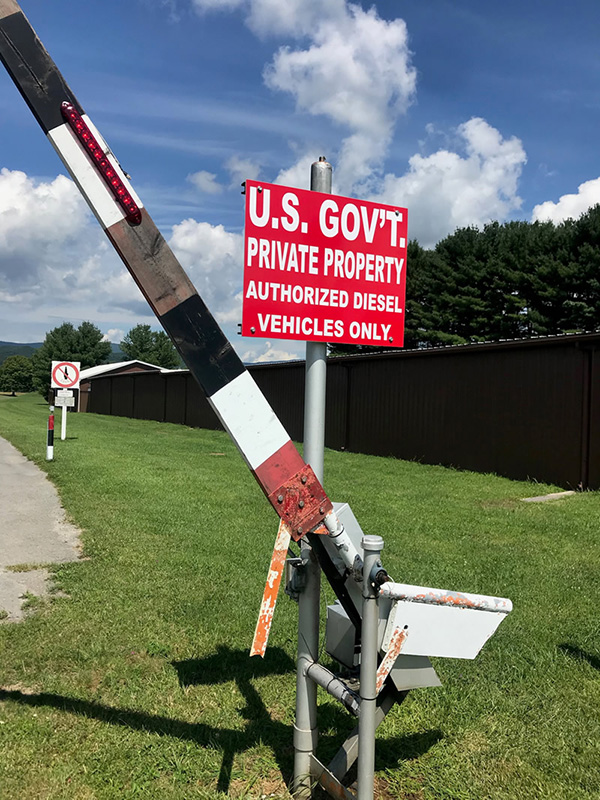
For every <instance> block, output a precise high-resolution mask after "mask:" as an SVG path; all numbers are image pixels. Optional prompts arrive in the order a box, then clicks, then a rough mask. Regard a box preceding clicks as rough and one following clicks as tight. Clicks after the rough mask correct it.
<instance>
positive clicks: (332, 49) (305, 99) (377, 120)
mask: <svg viewBox="0 0 600 800" xmlns="http://www.w3.org/2000/svg"><path fill="white" fill-rule="evenodd" d="M193 4H194V6H195V7H196V8H197V9H198V10H199V11H203V12H206V11H210V10H232V9H235V8H241V9H243V10H244V11H245V13H246V22H247V24H248V26H249V27H250V28H251V29H252V30H253V31H254V32H255V33H256V34H257V35H259V36H262V37H266V36H271V35H273V36H286V37H289V38H292V39H302V40H303V44H304V42H306V40H308V41H307V45H306V46H305V47H304V46H303V47H299V48H292V47H290V46H284V47H280V48H279V49H278V50H277V52H276V53H275V55H274V57H273V60H272V62H271V63H270V64H268V65H267V66H266V68H265V70H264V80H265V83H266V85H267V86H268V87H269V88H271V89H273V90H277V91H283V92H287V93H289V94H291V95H292V96H293V97H294V98H295V101H296V106H297V108H298V109H299V110H301V111H303V112H306V113H308V114H313V115H319V116H324V117H326V118H328V119H329V120H331V121H333V122H334V123H336V124H337V125H340V126H343V127H344V128H346V129H348V130H349V135H347V136H346V137H345V138H344V139H343V141H342V143H341V145H340V149H339V153H337V157H336V191H338V192H340V193H344V194H349V193H350V192H351V191H352V190H353V189H354V188H355V187H363V185H364V184H365V182H368V181H369V179H370V178H371V177H372V174H373V172H374V171H377V170H378V169H380V167H381V165H382V163H383V159H384V158H385V155H386V153H387V149H388V146H389V143H390V140H391V137H392V134H393V129H394V125H395V122H396V119H397V117H398V116H399V115H401V114H403V113H405V111H406V109H407V108H408V106H409V105H410V103H411V102H412V100H413V98H414V95H415V89H416V70H415V68H414V67H413V66H412V64H411V53H410V50H409V48H408V33H407V29H406V25H405V23H404V21H403V20H402V19H399V18H397V19H392V20H384V19H382V18H381V17H380V16H379V15H378V13H377V10H376V9H375V7H372V8H370V9H369V10H368V11H365V10H363V8H361V6H360V5H354V4H351V3H347V2H346V0H286V2H282V0H239V1H238V0H233V2H226V1H225V0H222V1H221V2H218V1H217V0H193ZM305 144H306V143H305ZM302 149H303V151H304V152H308V147H306V146H305V147H303V148H302ZM296 167H297V165H294V166H293V167H292V168H291V169H292V171H294V170H295V169H296Z"/></svg>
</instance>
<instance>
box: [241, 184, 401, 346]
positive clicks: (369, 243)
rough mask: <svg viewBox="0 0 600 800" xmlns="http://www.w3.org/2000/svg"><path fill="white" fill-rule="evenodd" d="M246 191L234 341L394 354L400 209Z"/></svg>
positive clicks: (263, 188) (253, 187)
mask: <svg viewBox="0 0 600 800" xmlns="http://www.w3.org/2000/svg"><path fill="white" fill-rule="evenodd" d="M246 189H247V203H246V235H245V262H244V312H243V320H242V333H243V335H245V336H262V337H269V336H275V337H278V338H285V339H305V340H311V341H339V342H352V343H355V344H378V345H386V344H392V343H393V344H394V346H400V345H401V344H402V339H403V328H404V293H405V280H406V279H405V273H406V229H407V212H406V209H404V208H393V207H391V206H384V205H381V204H377V203H371V202H368V201H364V200H353V199H350V198H345V197H337V196H332V195H325V194H320V193H317V192H309V191H305V190H301V189H290V188H288V187H284V186H277V185H274V184H262V183H258V182H256V181H247V183H246Z"/></svg>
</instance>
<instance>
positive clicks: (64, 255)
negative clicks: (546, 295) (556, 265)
mask: <svg viewBox="0 0 600 800" xmlns="http://www.w3.org/2000/svg"><path fill="white" fill-rule="evenodd" d="M22 7H23V10H24V12H25V14H26V15H27V16H28V18H29V20H30V21H31V23H32V25H33V27H34V28H35V29H36V31H37V33H38V35H39V36H40V38H41V40H42V42H43V43H44V44H45V45H46V47H47V49H48V50H49V52H50V54H51V55H52V57H53V58H54V59H55V61H56V62H57V64H58V66H59V68H60V69H61V71H62V72H63V74H64V76H65V78H66V79H67V81H68V82H69V84H70V85H71V87H72V88H73V90H74V91H75V93H76V95H77V96H78V99H79V100H80V102H81V104H82V105H83V107H84V108H85V110H86V111H87V113H88V114H89V115H90V117H91V118H92V119H93V121H94V122H95V124H96V125H97V127H98V128H99V129H100V130H101V132H102V134H103V135H104V137H105V138H106V139H107V140H108V142H109V143H110V145H111V147H112V149H113V151H114V152H115V153H116V155H117V157H118V158H119V160H120V162H121V164H122V165H123V166H124V168H125V169H126V170H127V171H128V172H129V173H130V174H131V176H132V183H133V185H134V187H135V189H136V191H137V192H138V194H139V195H140V196H141V197H142V199H143V201H144V204H145V205H146V207H147V208H148V210H149V211H150V213H151V214H152V216H153V217H154V219H155V221H156V223H157V225H158V226H159V227H160V229H161V230H162V232H163V234H164V235H165V237H166V238H167V239H168V240H169V241H170V242H171V245H172V246H173V248H174V249H175V251H176V253H177V254H178V256H179V257H180V260H181V261H182V263H183V265H184V267H185V269H186V270H188V271H189V273H190V275H191V277H192V280H193V281H194V283H195V284H196V286H197V287H198V289H199V291H200V293H201V294H202V295H203V296H204V297H205V299H206V300H207V302H208V304H209V306H210V307H211V309H212V310H213V312H214V313H215V314H216V316H217V319H218V320H219V321H220V322H221V324H222V325H223V327H224V329H225V331H226V333H227V334H228V335H229V336H230V338H231V339H232V341H233V342H234V344H235V346H236V348H237V349H238V352H239V353H240V354H241V355H242V356H243V357H245V358H247V359H249V360H256V359H265V360H266V359H276V358H284V357H286V356H294V355H300V354H301V353H302V346H301V345H297V344H296V343H292V342H282V341H269V342H267V341H264V340H263V341H255V340H253V341H252V342H248V341H246V340H243V339H242V338H241V337H239V336H238V335H237V333H236V328H237V324H236V323H237V322H238V321H239V320H240V319H241V299H240V291H241V286H242V248H243V243H242V226H243V211H244V207H243V197H242V196H241V194H240V186H239V184H240V181H241V180H243V179H244V178H257V177H258V178H260V179H262V180H267V181H278V182H281V183H285V184H290V185H296V186H302V187H305V188H308V180H309V165H310V162H311V161H313V160H316V159H317V158H318V157H319V156H320V155H325V156H327V157H328V158H329V160H330V161H331V162H332V164H333V166H334V191H336V192H338V193H340V194H351V195H354V196H357V197H364V198H368V199H375V200H380V201H382V202H386V203H392V204H398V205H404V206H407V207H408V209H409V236H410V237H411V238H417V239H419V241H420V242H421V243H422V244H423V245H425V246H433V245H434V244H435V242H436V241H438V240H439V239H440V238H442V237H444V236H445V235H447V234H448V233H451V232H452V231H453V230H454V229H455V228H456V227H458V226H462V225H471V224H473V225H482V224H485V222H487V221H488V220H491V219H498V220H500V221H504V220H509V219H525V220H531V219H537V218H540V219H542V218H544V219H547V218H550V219H554V220H555V221H559V220H560V219H564V218H565V217H568V216H577V215H578V214H580V213H581V212H582V211H584V210H585V209H586V208H588V207H589V205H591V204H593V203H595V202H599V201H600V177H599V176H600V146H599V144H598V142H599V139H600V133H599V132H600V88H599V87H600V49H599V48H598V34H599V32H600V4H599V3H598V2H597V0H595V1H594V2H592V0H573V2H571V3H570V4H569V5H568V6H567V5H566V4H564V3H558V2H555V0H546V1H545V2H538V0H528V1H526V2H523V0H521V2H515V1H514V0H506V1H505V2H504V3H502V4H495V3H494V4H492V3H482V2H476V0H452V2H447V1H446V0H429V2H427V3H416V2H411V3H400V2H388V1H387V0H386V2H383V0H380V2H377V3H375V4H374V5H370V4H366V3H365V4H362V5H361V4H354V5H353V4H349V3H347V2H345V0H319V1H317V0H287V2H283V0H168V1H167V0H165V1H164V2H161V0H128V2H123V0H105V2H103V3H102V4H100V5H97V4H88V3H81V2H74V0H53V2H51V3H49V2H48V0H23V2H22ZM0 169H1V170H2V172H1V173H0V340H12V341H37V340H40V339H43V337H44V335H45V333H46V332H47V331H48V330H50V329H51V328H53V327H55V326H56V325H58V324H60V323H61V322H63V321H64V320H70V321H72V322H74V323H75V324H78V323H79V322H80V321H81V320H84V319H89V320H91V321H93V322H95V323H96V324H97V325H98V326H99V327H100V328H101V330H102V331H103V332H104V333H105V334H107V336H108V337H109V338H111V340H113V341H118V340H119V339H120V338H122V336H123V335H124V333H126V332H127V331H128V330H129V329H130V328H131V327H132V326H133V325H135V324H137V323H138V322H143V323H150V324H153V325H154V319H153V317H152V316H151V314H150V312H149V311H148V309H147V306H146V305H145V302H144V301H143V299H142V298H141V295H139V292H138V290H137V289H136V287H135V286H134V285H133V282H132V281H131V279H130V278H129V276H128V275H127V273H126V271H125V270H124V268H123V267H122V265H121V263H120V262H119V261H118V259H117V258H116V256H115V255H114V254H113V253H112V251H111V249H110V247H109V246H108V245H107V243H106V242H105V241H104V238H103V234H102V233H101V231H100V229H99V228H98V226H97V224H96V223H95V221H94V220H93V218H92V217H91V215H90V214H89V213H88V212H87V210H86V208H85V206H84V205H83V204H82V201H81V200H80V198H79V196H78V194H77V192H76V190H75V189H74V187H73V185H72V184H71V183H70V181H68V180H67V179H66V177H64V176H65V175H66V173H65V170H64V169H63V167H62V165H61V163H60V161H59V160H58V158H57V156H56V155H55V154H54V152H53V150H52V148H51V147H50V145H49V143H48V142H47V141H46V139H45V137H44V136H43V134H42V133H41V131H40V129H39V128H38V126H37V123H36V122H35V120H34V119H33V117H32V115H31V113H30V112H29V110H28V109H27V108H26V106H25V104H24V102H23V101H22V100H21V98H20V96H19V95H18V93H17V91H16V89H15V88H14V87H13V85H12V83H11V81H10V80H9V78H8V76H7V75H5V73H4V72H3V71H1V72H0ZM61 176H63V177H61ZM580 187H581V188H580ZM408 269H410V264H409V265H408Z"/></svg>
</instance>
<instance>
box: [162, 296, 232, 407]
mask: <svg viewBox="0 0 600 800" xmlns="http://www.w3.org/2000/svg"><path fill="white" fill-rule="evenodd" d="M159 320H160V324H161V325H162V326H163V328H164V329H165V330H166V331H167V333H168V334H169V336H170V337H171V339H172V340H173V342H174V343H175V346H176V347H177V349H178V350H179V352H180V353H181V357H182V358H183V360H184V361H185V363H186V364H187V366H188V367H189V370H190V372H191V373H192V375H193V376H194V377H195V378H196V380H197V381H198V383H199V384H200V386H201V387H202V389H203V390H204V392H205V394H206V395H207V396H208V397H211V396H212V395H213V394H215V392H218V391H219V389H222V388H223V387H224V386H226V385H227V384H228V383H229V382H230V381H232V380H233V379H234V378H237V377H238V375H241V374H242V372H245V367H244V365H243V364H242V362H241V360H240V358H239V356H238V355H237V353H236V352H235V350H234V349H233V346H232V344H231V342H230V341H229V340H228V339H227V337H226V336H225V334H224V333H223V331H222V330H221V329H220V328H219V326H218V325H217V323H216V322H215V319H214V317H213V315H212V314H211V313H210V311H209V310H208V308H207V307H206V304H205V303H204V301H203V300H202V298H201V297H200V295H198V294H194V295H192V296H191V297H188V299H187V300H184V301H183V302H182V303H179V305H177V306H175V308H172V309H171V310H170V311H167V312H166V314H162V316H160V317H159Z"/></svg>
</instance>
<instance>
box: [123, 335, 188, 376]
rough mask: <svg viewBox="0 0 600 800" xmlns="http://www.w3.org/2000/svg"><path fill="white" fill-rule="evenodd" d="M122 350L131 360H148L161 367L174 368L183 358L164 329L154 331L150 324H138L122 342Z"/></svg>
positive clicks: (149, 362)
mask: <svg viewBox="0 0 600 800" xmlns="http://www.w3.org/2000/svg"><path fill="white" fill-rule="evenodd" d="M120 347H121V350H122V351H123V352H124V353H125V355H126V356H127V357H128V358H130V359H131V360H137V361H146V362H147V363H148V364H156V365H157V366H159V367H165V368H166V369H173V368H175V367H178V366H180V364H181V359H180V358H179V355H178V353H177V350H176V349H175V347H174V346H173V343H172V342H171V340H170V339H169V337H168V336H167V334H166V333H164V331H153V330H152V329H151V328H150V325H136V326H135V327H134V328H132V329H131V330H130V331H129V333H128V334H127V335H126V336H125V338H124V339H123V341H122V342H121V345H120Z"/></svg>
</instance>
